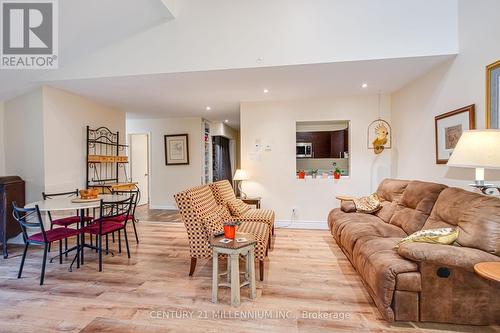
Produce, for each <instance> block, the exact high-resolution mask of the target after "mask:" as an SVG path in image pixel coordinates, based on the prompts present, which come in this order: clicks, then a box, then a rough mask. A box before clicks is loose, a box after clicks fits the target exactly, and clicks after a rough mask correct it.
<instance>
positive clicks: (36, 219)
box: [12, 202, 80, 285]
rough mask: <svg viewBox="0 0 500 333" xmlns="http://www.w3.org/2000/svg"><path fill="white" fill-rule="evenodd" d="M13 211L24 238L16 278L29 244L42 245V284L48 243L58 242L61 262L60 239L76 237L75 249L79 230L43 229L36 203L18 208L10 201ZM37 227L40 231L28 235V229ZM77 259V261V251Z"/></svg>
mask: <svg viewBox="0 0 500 333" xmlns="http://www.w3.org/2000/svg"><path fill="white" fill-rule="evenodd" d="M12 206H13V208H14V209H13V211H12V215H13V216H14V218H15V219H16V221H17V222H19V225H20V226H21V230H22V234H23V240H24V244H25V245H24V252H23V257H22V259H21V266H20V267H19V273H18V275H17V278H18V279H20V278H21V275H22V273H23V267H24V261H25V260H26V253H27V252H28V247H29V245H30V244H33V245H43V246H44V250H43V261H42V274H41V275H40V285H43V281H44V278H45V265H46V263H47V252H48V248H49V245H50V244H51V243H53V242H59V263H60V264H62V240H63V239H64V240H67V239H68V238H69V237H76V242H77V243H76V244H77V249H78V248H79V237H78V236H79V235H80V230H77V229H72V228H68V227H66V228H55V229H51V230H45V228H44V226H43V220H42V215H41V214H40V209H39V208H38V205H36V206H35V208H20V207H17V205H16V203H15V202H13V203H12ZM30 228H37V229H40V232H38V233H35V234H32V235H29V234H28V229H30ZM77 260H78V262H79V260H80V259H79V252H77Z"/></svg>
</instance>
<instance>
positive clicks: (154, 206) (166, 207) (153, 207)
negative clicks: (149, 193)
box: [149, 205, 178, 210]
mask: <svg viewBox="0 0 500 333" xmlns="http://www.w3.org/2000/svg"><path fill="white" fill-rule="evenodd" d="M149 209H168V210H177V209H178V208H177V206H174V205H149Z"/></svg>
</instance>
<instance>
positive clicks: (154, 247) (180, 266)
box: [0, 212, 500, 333]
mask: <svg viewBox="0 0 500 333" xmlns="http://www.w3.org/2000/svg"><path fill="white" fill-rule="evenodd" d="M151 214H152V213H151ZM172 214H175V212H173V213H171V214H165V216H164V218H165V219H170V218H171V217H169V216H170V215H172ZM167 215H168V216H167ZM129 230H130V233H129V234H130V235H131V237H130V244H131V255H132V258H131V259H127V256H126V254H125V251H124V253H122V254H118V253H115V256H114V257H112V256H111V255H108V256H105V257H104V260H103V262H104V271H103V272H101V273H99V272H98V271H97V256H96V254H95V253H91V252H90V251H87V252H86V263H85V265H84V266H83V267H82V268H80V269H74V270H73V272H68V269H67V268H68V265H69V261H65V262H64V263H63V264H62V265H59V263H58V262H54V263H52V264H47V273H46V277H45V285H44V286H40V285H39V284H38V282H39V274H40V263H41V256H42V252H41V250H40V249H32V250H31V251H30V252H29V253H28V257H27V260H26V264H25V270H24V273H23V278H22V279H17V278H16V275H17V270H18V267H19V262H20V254H21V246H12V247H11V250H10V253H11V257H10V258H9V259H7V260H1V261H0V332H2V333H7V332H16V333H25V332H26V333H28V332H37V333H42V332H86V333H89V332H99V333H101V332H120V333H126V332H140V333H151V332H155V333H156V332H286V333H293V332H455V331H458V332H486V333H487V332H500V330H499V328H498V327H491V326H490V327H470V326H454V325H438V324H420V323H418V324H415V323H393V324H389V323H387V322H385V321H383V320H382V319H381V316H380V314H379V313H378V311H377V309H376V307H375V306H374V304H373V302H372V300H371V299H370V297H369V296H368V294H367V293H366V291H365V289H364V288H363V285H362V283H361V281H360V279H359V278H358V276H357V274H356V272H355V271H354V269H353V268H352V267H351V264H350V263H349V261H348V260H347V259H346V258H345V256H344V255H343V253H342V252H341V250H340V249H339V248H338V247H337V245H336V244H335V242H334V240H333V239H332V237H331V236H330V235H329V233H328V232H327V231H318V230H307V231H305V230H292V229H277V230H276V236H275V242H274V249H273V250H272V251H271V252H270V254H269V259H268V260H267V261H266V274H265V280H264V282H260V281H258V284H257V299H256V300H254V301H251V300H250V299H249V298H248V291H247V290H246V289H243V290H242V298H241V300H242V304H241V306H240V307H238V308H231V307H230V306H229V301H230V300H229V290H227V289H221V290H220V291H219V303H218V304H213V303H211V301H210V295H211V292H210V290H211V289H210V288H211V262H210V261H204V260H201V261H199V262H198V266H197V268H196V271H195V274H194V276H193V277H192V278H189V277H188V274H187V273H188V270H189V249H188V242H187V236H186V232H185V229H184V225H183V224H182V223H178V222H161V223H158V222H155V221H152V222H145V221H141V222H140V223H139V224H138V231H139V237H140V244H139V245H136V243H135V240H134V238H133V236H132V235H133V231H132V230H131V229H129ZM56 247H57V246H55V250H54V251H52V254H55V253H56V252H57V251H56V250H57V249H56ZM112 249H114V250H115V252H117V246H116V244H113V246H112ZM221 269H222V267H221ZM264 311H267V312H264ZM304 314H305V315H304ZM172 315H173V316H174V318H172V317H171V316H172ZM244 315H247V316H254V319H251V318H246V319H242V318H231V316H233V317H234V316H240V317H241V316H244ZM264 316H267V318H262V317H264ZM318 316H327V317H328V318H316V317H318ZM169 317H170V318H169ZM186 317H187V318H186ZM191 317H192V319H190V318H191ZM342 317H343V318H342Z"/></svg>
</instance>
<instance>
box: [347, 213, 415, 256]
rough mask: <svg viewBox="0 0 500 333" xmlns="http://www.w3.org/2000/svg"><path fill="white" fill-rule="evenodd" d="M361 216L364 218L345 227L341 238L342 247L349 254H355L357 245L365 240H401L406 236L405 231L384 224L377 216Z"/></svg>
mask: <svg viewBox="0 0 500 333" xmlns="http://www.w3.org/2000/svg"><path fill="white" fill-rule="evenodd" d="M360 215H362V216H360V218H359V219H358V220H357V221H356V222H355V223H346V224H344V225H343V228H342V231H341V234H340V237H339V239H340V243H341V244H342V247H344V249H345V250H346V251H347V252H348V253H349V254H353V252H354V247H355V246H356V243H357V242H358V241H361V240H362V239H365V238H379V237H397V238H398V239H399V240H400V239H401V238H403V237H405V236H406V234H405V232H404V231H403V230H401V229H400V228H398V227H396V226H394V225H390V224H388V223H385V222H383V221H382V220H380V219H379V218H378V217H376V216H372V215H366V214H360Z"/></svg>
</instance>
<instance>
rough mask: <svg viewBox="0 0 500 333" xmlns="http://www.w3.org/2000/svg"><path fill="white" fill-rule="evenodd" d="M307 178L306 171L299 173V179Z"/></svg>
mask: <svg viewBox="0 0 500 333" xmlns="http://www.w3.org/2000/svg"><path fill="white" fill-rule="evenodd" d="M304 178H306V173H305V172H304V171H299V179H304Z"/></svg>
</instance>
